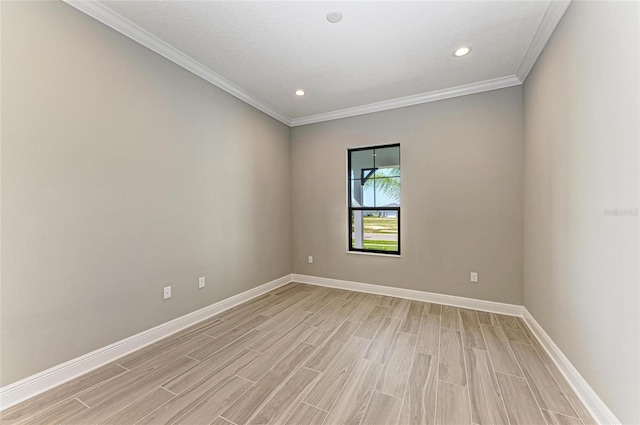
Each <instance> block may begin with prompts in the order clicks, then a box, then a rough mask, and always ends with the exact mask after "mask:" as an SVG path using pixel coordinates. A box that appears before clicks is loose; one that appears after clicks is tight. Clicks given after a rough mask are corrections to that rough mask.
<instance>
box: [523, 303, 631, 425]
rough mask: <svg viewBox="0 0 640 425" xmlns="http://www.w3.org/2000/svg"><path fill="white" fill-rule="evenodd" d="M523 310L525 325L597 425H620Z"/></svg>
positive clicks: (525, 310) (529, 315) (536, 323)
mask: <svg viewBox="0 0 640 425" xmlns="http://www.w3.org/2000/svg"><path fill="white" fill-rule="evenodd" d="M523 309H524V320H525V322H527V325H529V328H531V331H532V332H533V334H534V335H535V337H536V338H538V341H540V343H541V344H542V347H543V348H544V349H545V350H546V352H547V354H548V355H549V357H551V359H552V360H553V362H554V363H555V364H556V366H558V369H560V372H561V373H562V375H563V376H564V377H565V379H566V380H567V382H568V383H569V385H570V386H571V388H572V389H573V391H574V392H575V393H576V395H577V396H578V398H579V399H580V400H581V401H582V403H583V404H584V405H585V407H586V408H587V409H588V410H589V412H590V413H591V415H592V416H593V418H594V419H595V420H596V421H597V422H598V423H599V424H611V425H620V421H619V420H618V418H616V416H615V415H614V414H613V412H611V410H609V408H608V407H607V405H606V404H604V402H603V401H602V400H601V399H600V397H598V395H597V394H596V392H595V391H593V388H591V386H590V385H589V384H588V383H587V381H585V379H584V378H583V377H582V375H580V372H578V370H577V369H576V368H575V366H573V364H572V363H571V362H570V361H569V359H568V358H567V357H566V356H565V355H564V353H563V352H562V351H561V350H560V348H558V346H557V345H556V343H555V342H553V340H552V339H551V337H550V336H549V335H548V334H547V333H546V332H545V331H544V329H543V328H542V326H540V324H539V323H538V322H537V321H536V319H534V318H533V316H532V315H531V313H530V312H529V310H527V309H526V308H525V307H523Z"/></svg>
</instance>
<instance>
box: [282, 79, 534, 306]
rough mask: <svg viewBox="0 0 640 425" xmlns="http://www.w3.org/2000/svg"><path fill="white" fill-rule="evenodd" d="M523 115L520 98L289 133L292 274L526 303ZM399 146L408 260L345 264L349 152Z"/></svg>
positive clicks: (433, 106) (517, 94)
mask: <svg viewBox="0 0 640 425" xmlns="http://www.w3.org/2000/svg"><path fill="white" fill-rule="evenodd" d="M522 113H523V112H522V88H521V87H513V88H508V89H502V90H497V91H492V92H487V93H482V94H475V95H471V96H464V97H459V98H455V99H449V100H444V101H439V102H434V103H427V104H423V105H418V106H412V107H407V108H402V109H395V110H391V111H385V112H380V113H376V114H369V115H363V116H359V117H353V118H347V119H341V120H336V121H331V122H325V123H319V124H312V125H307V126H302V127H295V128H293V129H292V130H291V173H292V175H291V179H292V180H291V189H292V193H291V200H292V218H293V247H292V248H293V270H294V273H301V274H307V275H313V276H321V277H329V278H335V279H343V280H351V281H357V282H366V283H373V284H380V285H387V286H394V287H399V288H409V289H416V290H422V291H430V292H438V293H443V294H451V295H460V296H465V297H472V298H479V299H485V300H491V301H500V302H507V303H514V304H521V303H522V159H523V121H522V120H523V115H522ZM396 142H399V143H400V145H401V166H402V179H403V181H402V207H401V208H402V216H401V228H402V230H401V231H402V233H401V240H402V248H401V249H402V257H401V258H395V257H380V256H371V255H359V254H347V253H346V251H347V210H346V198H347V194H346V174H347V173H346V150H347V148H351V147H357V146H368V145H377V144H378V145H379V144H387V143H396ZM309 255H313V256H314V263H313V264H308V263H307V256H309ZM471 271H476V272H478V273H479V274H480V282H479V283H477V284H472V283H470V282H469V273H470V272H471Z"/></svg>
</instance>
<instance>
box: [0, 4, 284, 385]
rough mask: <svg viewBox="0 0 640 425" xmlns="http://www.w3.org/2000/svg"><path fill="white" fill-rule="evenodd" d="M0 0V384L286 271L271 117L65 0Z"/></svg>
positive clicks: (278, 157) (280, 163)
mask: <svg viewBox="0 0 640 425" xmlns="http://www.w3.org/2000/svg"><path fill="white" fill-rule="evenodd" d="M1 3H2V6H1V7H2V81H1V82H2V133H1V136H2V176H1V177H2V301H1V302H2V304H1V310H2V316H1V321H2V344H1V345H2V352H1V354H2V370H1V372H2V380H1V384H2V385H7V384H9V383H11V382H14V381H16V380H18V379H20V378H24V377H26V376H29V375H31V374H34V373H36V372H39V371H41V370H43V369H45V368H48V367H51V366H54V365H57V364H59V363H62V362H64V361H67V360H70V359H72V358H74V357H76V356H79V355H82V354H85V353H87V352H89V351H92V350H94V349H97V348H100V347H103V346H105V345H107V344H110V343H112V342H115V341H118V340H120V339H122V338H125V337H128V336H130V335H132V334H135V333H137V332H140V331H143V330H145V329H148V328H150V327H153V326H155V325H158V324H160V323H163V322H166V321H168V320H170V319H173V318H175V317H178V316H181V315H184V314H186V313H189V312H191V311H194V310H196V309H198V308H202V307H204V306H207V305H209V304H211V303H213V302H215V301H218V300H221V299H224V298H227V297H229V296H231V295H234V294H237V293H239V292H242V291H245V290H247V289H250V288H252V287H255V286H257V285H259V284H262V283H265V282H268V281H270V280H273V279H275V278H278V277H282V276H284V275H287V274H289V273H291V268H290V266H291V252H290V217H289V204H290V202H289V181H290V175H289V129H288V128H287V127H286V126H285V125H283V124H281V123H279V122H277V121H275V120H274V119H272V118H270V117H268V116H266V115H264V114H263V113H261V112H259V111H257V110H255V109H253V108H252V107H250V106H248V105H246V104H245V103H243V102H241V101H239V100H237V99H236V98H234V97H232V96H230V95H228V94H226V93H224V92H222V91H220V90H218V89H217V88H215V87H213V86H212V85H211V84H209V83H207V82H205V81H203V80H201V79H199V78H198V77H196V76H194V75H192V74H191V73H189V72H187V71H185V70H184V69H182V68H180V67H178V66H177V65H174V64H173V63H171V62H169V61H167V60H165V59H164V58H162V57H160V56H158V55H157V54H155V53H153V52H151V51H149V50H147V49H145V48H144V47H142V46H140V45H139V44H137V43H135V42H134V41H132V40H130V39H128V38H126V37H124V36H122V35H120V34H118V33H116V32H115V31H113V30H111V29H109V28H107V27H106V26H104V25H102V24H100V23H98V22H97V21H95V20H93V19H91V18H89V17H87V16H86V15H83V14H82V13H80V12H78V11H76V10H75V9H73V8H71V7H70V6H68V5H65V4H63V3H59V2H55V3H29V2H17V3H13V2H1ZM199 276H206V278H207V287H206V288H205V289H202V290H198V289H197V279H198V277H199ZM165 285H173V298H172V299H170V300H168V301H163V300H162V287H163V286H165Z"/></svg>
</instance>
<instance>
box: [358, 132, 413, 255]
mask: <svg viewBox="0 0 640 425" xmlns="http://www.w3.org/2000/svg"><path fill="white" fill-rule="evenodd" d="M395 147H397V148H398V166H399V168H400V175H402V165H401V162H402V161H401V149H400V143H391V144H387V145H375V146H364V147H358V148H352V149H349V148H348V149H347V192H348V196H347V216H348V217H347V223H348V228H347V241H348V247H349V252H363V253H370V254H385V255H396V256H399V255H400V247H401V245H400V229H401V227H400V224H401V223H400V215H401V214H400V207H401V205H402V197H400V200H399V202H398V207H375V206H374V207H354V206H353V202H352V193H351V184H352V182H353V181H355V180H358V179H357V178H355V179H352V178H351V153H352V152H359V151H366V150H373V151H374V153H375V150H376V149H384V148H395ZM375 160H376V157H375V155H374V157H373V168H368V169H366V170H368V171H369V173H368V174H367V176H366V177H367V178H368V177H369V176H371V175H372V174H373V173H375V171H377V170H378V168H377V167H376V163H375ZM364 171H365V169H363V170H362V171H361V176H357V177H361V179H362V180H364V179H365V174H364ZM400 190H401V191H402V183H400ZM353 211H396V212H397V214H398V250H397V251H385V250H381V249H365V248H355V247H354V246H353V232H352V228H353Z"/></svg>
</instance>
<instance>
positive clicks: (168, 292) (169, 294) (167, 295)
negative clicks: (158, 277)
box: [164, 286, 171, 300]
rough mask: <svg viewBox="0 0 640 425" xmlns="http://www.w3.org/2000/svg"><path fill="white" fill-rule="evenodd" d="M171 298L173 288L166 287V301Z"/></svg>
mask: <svg viewBox="0 0 640 425" xmlns="http://www.w3.org/2000/svg"><path fill="white" fill-rule="evenodd" d="M169 298H171V286H165V287H164V299H165V300H168V299H169Z"/></svg>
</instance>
